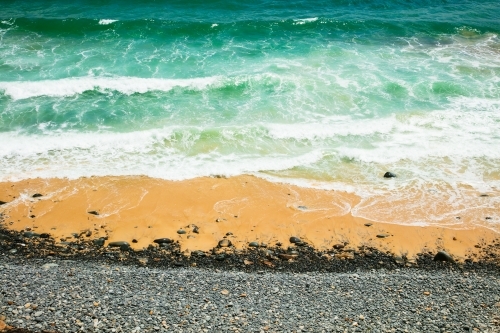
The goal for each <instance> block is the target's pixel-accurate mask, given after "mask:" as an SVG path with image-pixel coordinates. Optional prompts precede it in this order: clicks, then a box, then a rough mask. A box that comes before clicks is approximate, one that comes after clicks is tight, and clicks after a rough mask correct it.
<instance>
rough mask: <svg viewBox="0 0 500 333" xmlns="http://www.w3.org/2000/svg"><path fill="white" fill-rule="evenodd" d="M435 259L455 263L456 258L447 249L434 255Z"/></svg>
mask: <svg viewBox="0 0 500 333" xmlns="http://www.w3.org/2000/svg"><path fill="white" fill-rule="evenodd" d="M434 261H447V262H451V263H455V260H454V259H453V258H452V256H450V255H449V254H448V253H447V252H446V251H439V252H438V253H436V255H435V256H434Z"/></svg>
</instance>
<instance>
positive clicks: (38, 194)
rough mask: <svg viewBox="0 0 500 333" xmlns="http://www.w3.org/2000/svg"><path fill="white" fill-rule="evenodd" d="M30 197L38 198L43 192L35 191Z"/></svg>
mask: <svg viewBox="0 0 500 333" xmlns="http://www.w3.org/2000/svg"><path fill="white" fill-rule="evenodd" d="M31 197H32V198H40V197H43V194H41V193H35V194H33V195H32V196H31Z"/></svg>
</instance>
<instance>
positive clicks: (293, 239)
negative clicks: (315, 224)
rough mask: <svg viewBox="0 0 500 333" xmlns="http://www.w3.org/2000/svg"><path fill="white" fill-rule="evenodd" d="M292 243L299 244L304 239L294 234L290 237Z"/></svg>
mask: <svg viewBox="0 0 500 333" xmlns="http://www.w3.org/2000/svg"><path fill="white" fill-rule="evenodd" d="M290 243H292V244H297V243H302V241H301V240H300V238H298V237H294V236H292V237H290Z"/></svg>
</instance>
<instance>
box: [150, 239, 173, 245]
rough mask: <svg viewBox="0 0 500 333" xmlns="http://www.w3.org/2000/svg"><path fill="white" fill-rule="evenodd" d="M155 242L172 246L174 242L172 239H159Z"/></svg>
mask: <svg viewBox="0 0 500 333" xmlns="http://www.w3.org/2000/svg"><path fill="white" fill-rule="evenodd" d="M153 242H154V243H156V244H170V243H172V240H171V239H170V238H157V239H155V240H154V241H153Z"/></svg>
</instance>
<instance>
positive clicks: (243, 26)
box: [0, 14, 500, 44]
mask: <svg viewBox="0 0 500 333" xmlns="http://www.w3.org/2000/svg"><path fill="white" fill-rule="evenodd" d="M457 20H459V21H457ZM214 27H217V29H213V28H214ZM458 27H462V28H463V29H465V30H467V31H476V32H477V34H479V35H480V34H482V33H496V34H499V33H500V28H499V27H498V25H497V24H496V22H490V21H489V20H482V21H478V20H468V19H467V17H465V18H462V17H460V18H459V17H454V18H453V19H450V20H449V21H446V20H445V21H443V22H441V21H440V20H439V17H437V18H436V20H431V19H429V18H428V17H413V16H412V17H408V18H407V19H406V20H402V19H399V18H394V17H387V18H382V17H377V16H376V15H368V16H367V17H362V16H361V17H360V16H358V15H349V14H347V15H334V16H333V17H327V16H317V17H310V18H290V17H286V18H276V17H273V18H272V19H271V18H267V19H266V18H264V19H255V20H240V21H236V22H234V21H230V22H227V21H225V20H224V19H221V21H215V22H214V19H211V20H209V21H206V22H205V21H199V20H194V21H186V20H175V19H119V20H118V19H89V18H65V19H49V18H24V17H21V18H6V19H4V20H2V21H0V29H3V28H8V29H9V30H11V31H17V32H21V33H26V34H29V33H35V34H38V35H41V36H47V37H57V38H61V37H72V36H81V37H84V36H87V37H88V36H93V35H94V36H95V35H97V36H98V35H99V34H102V35H103V37H104V36H105V37H106V38H109V37H110V36H109V31H113V33H114V36H115V38H118V37H119V38H125V37H130V38H138V37H140V38H144V37H148V38H159V39H163V40H170V39H176V38H179V37H186V36H189V37H191V38H204V37H206V36H207V35H208V36H219V35H220V33H221V32H224V34H225V35H227V36H228V37H232V38H241V39H248V38H249V36H254V37H255V36H260V37H265V36H269V37H273V38H276V37H278V36H283V37H286V36H288V35H297V36H300V35H304V36H309V35H310V33H316V34H319V35H321V36H322V37H323V38H328V39H329V40H332V39H341V40H346V41H348V40H350V39H352V38H353V37H356V38H357V40H358V42H361V41H362V40H363V39H367V40H370V41H371V42H372V43H373V42H380V43H384V44H387V43H393V42H394V40H395V39H397V38H401V37H411V36H415V35H416V34H425V35H427V36H439V35H442V34H449V35H455V34H460V33H461V32H460V31H457V28H458ZM388 37H389V38H390V40H385V42H384V39H387V38H388ZM316 38H317V36H316Z"/></svg>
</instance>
